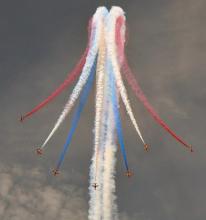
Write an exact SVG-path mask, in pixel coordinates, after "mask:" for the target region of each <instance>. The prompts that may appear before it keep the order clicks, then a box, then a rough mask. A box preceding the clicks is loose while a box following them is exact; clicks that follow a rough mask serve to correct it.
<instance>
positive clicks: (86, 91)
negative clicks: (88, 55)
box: [57, 57, 97, 170]
mask: <svg viewBox="0 0 206 220" xmlns="http://www.w3.org/2000/svg"><path fill="white" fill-rule="evenodd" d="M96 62H97V57H96V59H95V62H94V64H93V66H92V68H91V72H90V75H89V78H88V80H87V83H86V85H85V87H84V89H83V91H82V94H81V96H80V100H79V105H78V106H77V108H76V110H75V112H74V115H73V118H72V123H71V128H70V131H69V134H68V136H67V140H66V143H65V145H64V147H63V150H62V152H61V154H60V157H59V160H58V163H57V170H58V169H59V168H60V166H61V164H62V163H63V160H64V158H65V154H66V152H67V149H68V147H69V144H70V143H71V140H72V136H73V134H74V132H75V130H76V127H77V124H78V122H79V119H80V116H81V113H82V110H83V108H84V106H85V104H86V101H87V98H88V96H89V92H90V90H91V88H92V84H93V81H94V76H95V71H96Z"/></svg>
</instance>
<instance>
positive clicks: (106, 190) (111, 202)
mask: <svg viewBox="0 0 206 220" xmlns="http://www.w3.org/2000/svg"><path fill="white" fill-rule="evenodd" d="M108 108H109V112H108V120H107V136H106V141H105V147H104V149H105V150H104V172H103V190H102V191H103V194H102V196H103V197H102V201H103V210H102V212H103V220H111V219H115V220H117V219H118V217H117V205H116V196H115V194H114V193H115V176H114V175H115V163H116V159H115V153H116V151H117V146H116V144H115V135H114V134H115V133H114V115H113V111H112V106H111V102H110V103H109V105H108Z"/></svg>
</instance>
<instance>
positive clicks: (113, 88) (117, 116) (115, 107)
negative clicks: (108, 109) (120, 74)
mask: <svg viewBox="0 0 206 220" xmlns="http://www.w3.org/2000/svg"><path fill="white" fill-rule="evenodd" d="M107 66H108V68H107V71H108V72H107V74H108V75H109V81H110V87H111V99H112V100H111V101H112V107H113V112H114V119H115V126H116V129H117V137H118V139H119V144H120V149H121V153H122V156H123V159H124V164H125V167H126V170H127V171H128V170H129V166H128V162H127V155H126V151H125V146H124V137H123V132H122V124H121V117H120V112H119V108H118V102H117V96H116V86H115V79H114V73H113V70H112V68H111V65H109V64H108V65H107Z"/></svg>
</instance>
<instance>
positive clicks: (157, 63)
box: [0, 0, 206, 220]
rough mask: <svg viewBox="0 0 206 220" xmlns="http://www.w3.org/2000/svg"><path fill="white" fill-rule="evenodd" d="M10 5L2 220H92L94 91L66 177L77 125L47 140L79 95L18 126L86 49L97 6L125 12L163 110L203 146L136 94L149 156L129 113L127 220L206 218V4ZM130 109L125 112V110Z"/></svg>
mask: <svg viewBox="0 0 206 220" xmlns="http://www.w3.org/2000/svg"><path fill="white" fill-rule="evenodd" d="M97 2H98V1H79V0H76V1H68V0H67V1H65V0H62V1H53V0H49V1H48V0H44V1H38V0H36V1H34V0H33V1H32V0H24V1H23V0H19V1H9V0H8V1H0V3H1V6H0V106H1V112H0V123H1V127H0V144H1V145H0V167H1V168H0V219H2V220H24V219H31V220H33V219H44V220H47V219H50V220H53V219H55V220H56V219H59V220H63V219H69V220H70V219H71V220H76V219H78V220H84V219H86V217H87V210H88V204H87V202H88V189H87V188H88V171H89V164H90V158H91V153H92V147H93V146H92V143H93V133H92V128H93V120H94V89H93V92H92V95H91V96H90V98H89V101H88V103H87V106H86V108H85V110H84V112H83V114H82V118H81V120H80V123H79V126H78V129H77V132H76V134H75V135H74V138H73V141H72V145H71V148H70V151H69V152H68V155H67V157H66V160H65V162H64V165H63V167H62V172H61V175H59V177H57V178H54V177H53V176H51V175H50V173H49V172H50V170H51V169H52V168H53V167H54V166H55V162H56V160H57V157H58V155H59V151H60V149H61V147H62V145H63V144H64V141H65V138H66V135H67V132H68V129H69V125H70V124H69V122H70V119H69V118H68V119H67V120H66V122H65V123H64V125H63V126H62V127H61V129H60V130H59V132H57V133H56V135H55V136H54V138H53V139H52V140H51V142H50V145H49V146H48V148H47V150H46V152H45V154H44V156H43V157H42V158H38V157H36V155H35V153H34V150H35V148H36V146H38V145H39V144H41V143H42V141H43V140H44V138H45V137H46V135H47V134H48V132H49V131H50V129H51V127H52V126H53V124H54V122H55V120H56V118H57V117H58V115H59V114H60V112H61V110H62V107H63V106H64V104H65V101H66V99H67V97H68V95H69V94H70V92H71V89H72V87H71V88H70V89H68V90H66V91H65V92H64V93H63V94H62V95H61V96H60V97H58V98H57V99H56V100H55V101H54V102H53V103H51V104H50V105H48V107H46V108H44V109H43V110H42V111H40V112H39V113H37V114H35V116H33V118H31V119H29V120H27V121H25V123H24V124H20V123H19V122H18V118H19V116H20V115H21V114H22V113H24V112H26V111H28V110H30V109H31V108H32V107H34V105H35V104H37V103H38V102H40V101H41V100H42V99H44V98H45V97H46V96H47V95H49V94H50V92H51V91H52V90H54V89H55V88H56V87H57V86H58V85H59V83H61V82H62V81H63V80H64V78H65V77H66V75H67V72H69V71H70V70H71V69H72V67H73V66H74V65H75V63H76V62H77V60H78V59H79V57H80V54H81V53H82V52H83V50H84V48H85V46H86V41H87V30H86V27H87V22H88V19H89V18H90V17H91V16H92V15H93V13H94V12H95V10H96V7H98V6H101V5H106V6H108V7H109V8H110V6H112V5H119V6H121V7H123V9H124V10H125V12H126V17H127V23H128V27H129V42H128V45H127V54H128V60H129V62H130V64H131V67H132V69H133V70H134V72H135V74H136V77H137V78H138V80H139V82H140V85H141V87H142V89H143V91H144V92H145V94H146V95H147V97H148V99H149V100H150V102H151V103H152V104H153V105H154V107H155V109H156V110H157V112H158V113H159V114H160V115H161V116H162V118H163V119H164V120H165V121H166V122H167V123H168V124H169V125H170V126H171V128H173V129H174V130H175V131H176V132H177V133H178V134H179V135H180V136H182V137H183V138H184V139H185V140H187V141H188V142H189V143H191V144H193V146H194V150H195V152H194V154H191V153H190V152H188V151H187V150H185V149H184V148H183V147H182V146H181V145H180V144H179V143H177V142H176V141H175V140H173V139H172V138H171V137H170V136H169V135H168V134H167V133H166V132H165V131H163V129H161V128H160V127H159V126H158V125H157V124H156V123H155V122H154V121H153V119H152V118H151V117H150V115H149V114H148V113H147V112H146V110H145V109H144V107H143V106H142V104H141V103H140V102H138V101H137V100H136V99H135V97H134V96H133V95H132V92H131V90H129V87H128V92H129V96H130V98H131V103H132V107H133V109H134V113H135V115H136V117H137V118H138V120H139V122H140V126H141V129H142V132H143V134H144V136H145V139H146V140H147V142H148V143H149V144H150V145H151V150H150V152H149V153H145V152H144V150H143V148H142V144H141V142H140V141H139V140H138V138H137V136H136V133H135V131H134V129H133V127H132V126H131V124H130V123H129V122H128V120H126V119H127V115H126V114H123V116H122V117H123V120H124V124H123V126H124V136H125V141H126V150H127V153H128V159H129V164H130V167H131V169H132V170H133V172H134V174H135V175H134V177H133V178H132V179H129V180H128V179H126V178H125V177H124V175H123V166H122V161H121V155H120V154H119V153H118V154H117V158H118V163H117V168H116V169H117V175H116V185H117V197H118V200H117V202H118V208H119V212H120V219H121V220H128V219H129V220H165V219H166V220H174V219H175V220H180V219H181V220H182V219H187V220H194V219H195V220H202V219H204V216H206V209H205V204H206V192H205V185H206V177H205V176H204V173H205V169H206V162H205V155H206V148H205V131H206V117H205V109H206V87H205V82H206V62H205V58H206V29H205V25H206V14H205V11H206V1H205V0H196V1H193V0H173V1H171V0H156V1H153V0H147V1H145V0H135V1H134V0H133V1H131V0H128V1H99V2H100V3H97ZM123 112H124V111H123Z"/></svg>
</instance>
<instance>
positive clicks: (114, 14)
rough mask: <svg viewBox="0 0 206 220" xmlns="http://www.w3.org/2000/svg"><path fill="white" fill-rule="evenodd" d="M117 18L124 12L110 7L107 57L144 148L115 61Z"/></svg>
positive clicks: (118, 8) (116, 61)
mask: <svg viewBox="0 0 206 220" xmlns="http://www.w3.org/2000/svg"><path fill="white" fill-rule="evenodd" d="M119 16H124V12H123V10H122V9H121V8H120V7H112V9H111V10H110V13H109V15H108V20H107V34H106V36H107V38H106V39H107V46H108V56H109V58H110V59H111V62H112V67H113V70H114V73H115V79H116V82H117V87H118V89H119V92H120V95H121V98H122V100H123V103H124V105H125V107H126V110H127V113H128V115H129V117H130V119H131V121H132V123H133V125H134V127H135V129H136V131H137V133H138V135H139V137H140V139H141V141H142V142H143V144H144V146H146V143H145V141H144V139H143V137H142V134H141V132H140V129H139V126H138V125H137V122H136V120H135V117H134V115H133V112H132V108H131V106H130V102H129V99H128V96H127V92H126V89H125V86H124V83H123V80H122V77H121V73H120V68H119V65H118V60H117V53H116V49H117V48H116V42H115V31H116V28H115V27H116V19H117V18H118V17H119Z"/></svg>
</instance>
